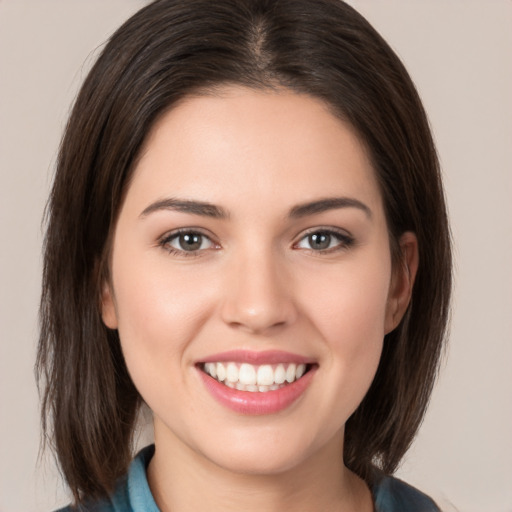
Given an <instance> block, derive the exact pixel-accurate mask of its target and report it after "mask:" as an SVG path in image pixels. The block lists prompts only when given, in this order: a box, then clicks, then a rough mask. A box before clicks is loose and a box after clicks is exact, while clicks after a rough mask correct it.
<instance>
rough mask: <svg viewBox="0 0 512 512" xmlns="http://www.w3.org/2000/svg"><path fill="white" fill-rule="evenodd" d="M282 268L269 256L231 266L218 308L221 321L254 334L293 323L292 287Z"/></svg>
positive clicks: (274, 258)
mask: <svg viewBox="0 0 512 512" xmlns="http://www.w3.org/2000/svg"><path fill="white" fill-rule="evenodd" d="M269 252H270V251H269ZM283 267H284V265H283V264H280V263H279V261H278V258H276V257H275V256H273V255H272V254H264V255H263V254H261V253H260V254H252V255H251V256H245V257H244V256H240V257H239V258H238V259H237V260H236V261H235V262H233V264H232V265H230V271H229V277H228V279H226V283H225V285H226V286H225V289H224V297H223V302H222V305H221V308H222V312H221V314H222V319H223V321H224V322H225V323H227V324H228V325H229V326H231V327H234V328H238V329H241V330H243V331H246V332H250V333H253V334H265V333H268V332H269V331H274V330H276V329H279V328H283V327H285V326H287V325H291V324H292V323H294V322H295V321H296V319H297V308H296V305H295V303H294V297H293V283H292V279H291V278H290V277H289V272H288V269H286V268H283Z"/></svg>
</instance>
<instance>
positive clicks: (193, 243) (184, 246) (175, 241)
mask: <svg viewBox="0 0 512 512" xmlns="http://www.w3.org/2000/svg"><path fill="white" fill-rule="evenodd" d="M161 244H162V246H164V247H166V248H167V249H168V250H169V251H170V252H176V253H196V252H199V251H203V250H205V249H211V248H212V247H214V243H213V242H212V241H211V240H210V238H208V237H207V236H206V235H204V234H203V233H199V232H197V231H181V232H178V233H174V234H171V235H169V236H168V237H166V238H165V239H164V240H162V242H161Z"/></svg>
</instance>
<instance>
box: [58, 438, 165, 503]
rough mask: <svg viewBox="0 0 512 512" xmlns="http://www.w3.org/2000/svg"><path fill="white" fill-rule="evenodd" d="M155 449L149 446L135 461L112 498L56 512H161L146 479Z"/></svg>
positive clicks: (118, 484)
mask: <svg viewBox="0 0 512 512" xmlns="http://www.w3.org/2000/svg"><path fill="white" fill-rule="evenodd" d="M154 451H155V448H154V446H153V445H151V446H147V447H146V448H144V449H143V450H141V451H140V452H139V454H138V455H137V456H136V457H135V459H133V461H132V463H131V464H130V467H129V469H128V474H127V475H126V476H125V477H124V478H121V479H120V480H119V481H118V483H117V485H116V488H115V491H114V492H113V494H112V495H111V496H109V497H108V498H105V499H102V500H95V501H93V500H89V501H86V502H85V503H84V504H82V505H80V506H78V507H72V506H71V505H70V506H67V507H65V508H61V509H59V510H56V511H55V512H159V511H158V507H157V506H156V504H155V502H154V500H153V496H152V495H151V491H150V489H149V484H148V481H147V477H146V469H147V466H148V464H149V461H150V460H151V457H152V456H153V453H154Z"/></svg>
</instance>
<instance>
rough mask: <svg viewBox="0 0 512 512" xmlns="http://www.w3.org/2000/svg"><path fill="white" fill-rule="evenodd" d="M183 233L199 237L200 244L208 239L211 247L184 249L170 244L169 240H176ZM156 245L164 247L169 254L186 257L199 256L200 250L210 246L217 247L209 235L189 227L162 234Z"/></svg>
mask: <svg viewBox="0 0 512 512" xmlns="http://www.w3.org/2000/svg"><path fill="white" fill-rule="evenodd" d="M184 235H189V236H193V237H194V236H197V237H200V238H201V245H202V244H203V242H204V240H208V241H209V242H210V244H211V245H212V247H208V248H206V249H204V248H203V249H201V248H199V249H196V250H192V251H186V250H184V249H178V248H176V247H172V246H171V245H170V244H171V242H173V241H174V240H178V239H179V237H180V236H184ZM158 245H159V246H161V247H162V248H164V249H165V250H166V251H167V252H168V253H169V254H172V255H174V256H184V257H186V258H191V257H197V256H200V254H201V252H203V251H206V250H209V249H212V248H215V249H216V248H218V247H219V245H218V244H216V243H215V242H214V241H213V240H212V239H211V237H209V236H208V235H206V234H205V233H202V232H201V231H199V230H196V229H190V228H183V229H178V230H176V231H173V232H171V233H168V234H166V235H164V236H163V237H162V238H161V239H160V240H159V242H158Z"/></svg>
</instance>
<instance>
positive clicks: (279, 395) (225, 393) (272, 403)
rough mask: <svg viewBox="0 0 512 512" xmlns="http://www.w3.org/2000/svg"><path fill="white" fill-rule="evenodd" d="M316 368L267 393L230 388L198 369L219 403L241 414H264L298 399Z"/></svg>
mask: <svg viewBox="0 0 512 512" xmlns="http://www.w3.org/2000/svg"><path fill="white" fill-rule="evenodd" d="M230 360H231V361H232V360H233V359H230ZM217 361H218V359H217ZM316 368H317V367H316V366H313V368H311V369H310V370H309V371H308V372H307V373H305V374H304V375H303V376H302V377H301V378H300V379H298V380H296V381H295V382H292V383H291V384H288V385H286V386H284V387H282V388H280V389H276V390H274V391H267V392H266V393H258V392H250V391H239V390H238V389H233V388H229V387H228V386H225V385H224V384H221V383H220V382H218V381H217V380H216V379H214V378H213V377H211V376H210V375H208V374H206V373H205V372H203V371H202V370H201V369H200V368H198V369H197V371H198V372H199V375H200V376H201V378H202V379H203V382H204V384H205V386H206V389H208V391H209V392H210V393H211V395H212V396H213V397H214V398H215V399H216V400H217V401H218V402H219V403H221V404H222V405H224V406H225V407H228V408H229V409H231V410H233V411H235V412H238V413H241V414H248V415H249V414H253V415H263V414H273V413H277V412H279V411H282V410H284V409H286V408H288V407H289V406H290V405H292V404H293V403H294V402H295V401H296V400H298V399H299V398H300V397H301V396H302V395H303V393H304V392H305V391H306V389H307V388H308V386H309V384H310V383H311V381H312V379H313V376H314V374H315V371H316Z"/></svg>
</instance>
